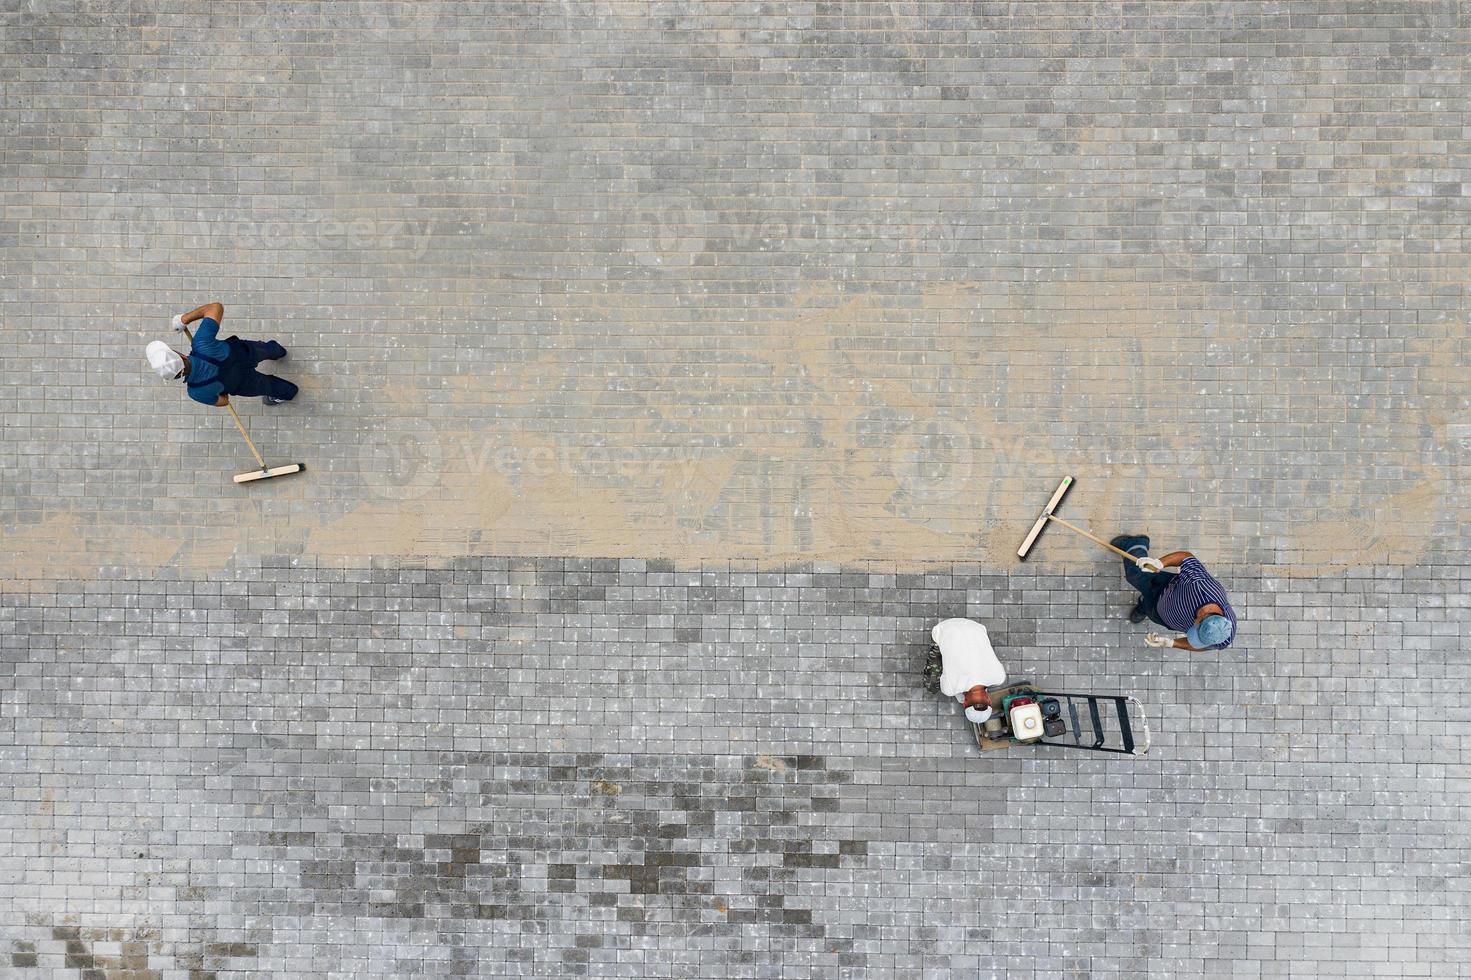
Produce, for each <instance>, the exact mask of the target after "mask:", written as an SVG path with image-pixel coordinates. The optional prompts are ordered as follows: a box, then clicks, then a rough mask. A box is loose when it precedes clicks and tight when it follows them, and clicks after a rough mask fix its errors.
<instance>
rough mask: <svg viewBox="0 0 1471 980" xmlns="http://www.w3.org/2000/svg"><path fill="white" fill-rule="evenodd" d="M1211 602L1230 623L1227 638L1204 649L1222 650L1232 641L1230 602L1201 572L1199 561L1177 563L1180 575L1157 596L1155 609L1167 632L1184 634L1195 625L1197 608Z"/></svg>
mask: <svg viewBox="0 0 1471 980" xmlns="http://www.w3.org/2000/svg"><path fill="white" fill-rule="evenodd" d="M1211 603H1215V604H1216V605H1218V606H1220V607H1221V609H1222V611H1223V612H1224V613H1225V614H1226V618H1227V619H1229V620H1230V621H1231V635H1230V636H1228V637H1227V638H1226V642H1225V643H1217V644H1216V645H1215V646H1213V647H1206V649H1207V650H1224V649H1226V648H1227V647H1228V646H1230V645H1231V641H1232V640H1234V639H1236V613H1235V612H1234V611H1232V609H1231V603H1230V600H1228V599H1227V598H1226V590H1225V589H1224V588H1223V587H1222V586H1221V583H1220V582H1218V581H1216V580H1215V578H1213V577H1212V576H1211V573H1210V572H1207V571H1206V570H1205V566H1204V565H1202V564H1201V563H1200V559H1199V558H1195V557H1191V558H1186V559H1185V560H1184V561H1183V562H1181V564H1180V574H1178V575H1176V576H1175V580H1174V581H1173V582H1171V583H1170V584H1169V585H1167V586H1166V587H1165V590H1164V592H1162V593H1161V594H1160V597H1159V604H1158V606H1157V607H1156V610H1157V612H1158V613H1159V618H1160V621H1161V622H1163V623H1164V624H1165V625H1166V626H1168V627H1169V628H1170V629H1172V630H1179V631H1180V632H1181V633H1188V632H1189V631H1190V627H1192V626H1194V625H1195V614H1196V613H1198V612H1200V607H1201V606H1209V605H1210V604H1211Z"/></svg>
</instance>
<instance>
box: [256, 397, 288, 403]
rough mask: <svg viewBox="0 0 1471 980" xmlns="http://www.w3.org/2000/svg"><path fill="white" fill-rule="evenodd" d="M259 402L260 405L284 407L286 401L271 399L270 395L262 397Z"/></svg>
mask: <svg viewBox="0 0 1471 980" xmlns="http://www.w3.org/2000/svg"><path fill="white" fill-rule="evenodd" d="M260 401H261V404H262V405H285V404H286V399H284V398H272V397H271V396H270V395H266V396H264V397H262V398H261V400H260Z"/></svg>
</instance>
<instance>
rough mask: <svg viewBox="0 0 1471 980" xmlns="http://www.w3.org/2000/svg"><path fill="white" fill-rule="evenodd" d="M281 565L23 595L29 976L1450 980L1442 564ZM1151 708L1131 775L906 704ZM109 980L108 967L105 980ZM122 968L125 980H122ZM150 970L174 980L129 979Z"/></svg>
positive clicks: (1456, 761) (1456, 774)
mask: <svg viewBox="0 0 1471 980" xmlns="http://www.w3.org/2000/svg"><path fill="white" fill-rule="evenodd" d="M1219 571H1221V572H1222V573H1223V576H1224V578H1225V579H1226V581H1227V582H1228V584H1229V585H1230V586H1231V589H1232V593H1233V598H1234V599H1235V600H1236V602H1237V605H1238V608H1239V610H1240V611H1241V613H1242V621H1243V634H1242V636H1241V638H1240V639H1239V641H1238V642H1237V644H1235V645H1234V646H1233V647H1232V648H1231V649H1230V650H1229V651H1227V652H1226V653H1224V654H1222V655H1220V656H1203V657H1188V656H1185V655H1182V654H1170V655H1162V654H1161V653H1160V652H1159V651H1154V650H1150V649H1148V648H1146V647H1144V646H1143V645H1142V643H1141V635H1142V629H1141V628H1138V627H1132V626H1129V625H1128V624H1127V623H1126V622H1124V621H1123V620H1122V619H1121V618H1120V616H1119V614H1120V613H1121V612H1122V610H1123V609H1124V607H1125V604H1126V602H1125V600H1126V593H1125V588H1124V586H1123V585H1122V582H1121V580H1120V578H1119V577H1118V575H1117V571H1116V569H1115V568H1113V567H1111V566H1109V567H1101V566H1096V567H1095V569H1094V570H1093V571H1092V572H1090V573H1089V574H1086V575H1070V576H1063V575H1055V574H1050V573H1048V572H1046V571H1044V570H1041V569H1036V568H1028V569H1023V570H1020V571H1017V572H1014V573H1012V574H1010V575H998V574H994V573H988V572H984V571H982V570H981V569H980V568H979V567H978V566H956V567H953V568H949V569H945V570H942V571H932V572H930V573H927V574H924V575H909V574H902V573H896V572H895V571H894V570H893V569H891V568H890V569H886V568H883V567H876V566H871V567H866V568H864V567H853V568H836V567H822V566H817V567H794V568H790V569H786V570H783V571H780V572H775V571H760V570H757V569H756V568H755V566H749V567H748V566H742V565H731V564H721V565H709V566H705V567H702V568H701V567H679V566H675V565H671V564H664V563H657V562H644V561H635V560H627V559H625V560H621V561H620V560H607V561H584V560H566V559H539V560H525V559H486V560H481V559H464V560H459V561H455V562H451V563H425V564H424V565H422V566H421V567H403V566H401V565H395V564H393V563H379V565H378V566H377V567H367V566H344V567H328V566H313V565H310V564H304V563H301V562H300V561H299V560H297V559H280V560H277V561H274V562H270V563H267V564H266V565H264V566H240V567H237V568H235V569H233V570H232V571H231V572H230V573H229V574H226V575H222V576H219V577H216V578H214V579H211V580H207V581H203V580H187V579H180V578H177V577H165V578H162V579H138V578H132V577H114V578H109V579H104V580H93V581H85V582H78V583H72V584H69V585H66V586H64V587H62V588H61V589H59V590H58V591H57V592H55V593H54V594H42V593H39V592H21V593H11V594H8V595H6V596H4V597H3V599H0V637H3V640H0V651H3V659H0V669H3V683H0V734H3V739H0V785H3V793H0V856H3V859H0V928H3V936H0V938H3V940H4V942H5V945H6V948H5V949H4V950H3V951H0V953H3V956H4V957H5V958H6V961H7V962H8V963H9V964H10V966H11V968H12V969H13V971H14V972H15V973H16V974H17V975H18V976H21V977H25V976H31V975H34V970H33V969H32V968H34V969H36V970H51V971H53V973H54V975H57V976H68V975H76V974H77V973H81V974H82V975H84V976H102V975H107V976H115V977H121V976H129V977H135V976H183V975H184V973H183V972H181V971H191V970H192V971H195V972H194V973H193V974H191V975H193V976H201V975H206V974H213V975H217V976H247V975H273V976H283V975H292V976H342V977H345V976H364V975H396V976H413V975H432V976H446V975H479V976H495V975H516V976H545V977H562V976H577V975H589V976H600V977H602V976H630V977H687V976H701V977H743V976H749V977H756V976H786V977H836V976H856V975H864V976H894V977H941V976H944V977H949V976H954V977H976V976H982V977H1007V978H1015V977H1030V976H1037V977H1043V976H1048V977H1050V976H1059V975H1065V976H1119V977H1139V976H1150V977H1169V978H1178V977H1186V976H1223V977H1224V976H1231V977H1281V978H1313V977H1353V976H1363V975H1367V974H1370V973H1372V975H1375V976H1384V977H1387V976H1394V977H1400V976H1403V977H1410V976H1424V977H1463V976H1466V975H1467V973H1468V971H1467V967H1466V963H1467V961H1468V958H1471V956H1468V953H1471V948H1468V947H1471V943H1468V940H1467V933H1466V929H1465V926H1466V908H1467V899H1468V885H1467V882H1468V881H1471V876H1468V875H1467V870H1468V862H1471V839H1468V835H1467V833H1466V829H1465V828H1466V825H1467V818H1468V817H1471V812H1468V809H1471V791H1468V785H1467V781H1466V764H1467V759H1466V748H1465V746H1466V740H1465V737H1464V734H1463V730H1464V727H1465V725H1466V724H1467V722H1468V721H1471V717H1468V711H1467V708H1466V705H1465V698H1464V691H1465V688H1466V684H1467V681H1468V679H1471V664H1468V662H1467V659H1466V656H1465V653H1464V651H1465V649H1466V648H1467V644H1468V640H1471V636H1468V634H1471V617H1468V615H1467V608H1468V604H1471V600H1468V592H1471V590H1468V589H1467V583H1466V580H1465V578H1464V577H1462V576H1464V575H1465V572H1464V571H1457V570H1455V569H1451V568H1447V567H1444V566H1426V567H1420V568H1416V569H1410V570H1406V569H1402V568H1399V567H1384V568H1379V569H1365V570H1358V571H1355V572H1349V573H1345V574H1343V575H1340V576H1335V577H1332V578H1306V577H1305V578H1296V579H1287V578H1280V577H1274V576H1265V575H1262V574H1261V573H1260V572H1259V571H1257V570H1253V569H1247V568H1224V569H1220V570H1219ZM952 615H968V616H973V617H976V618H978V619H981V620H983V621H985V622H986V623H988V624H989V625H990V627H991V628H992V631H993V636H994V638H995V640H996V644H997V647H998V650H999V652H1000V653H1001V656H1002V658H1003V660H1004V661H1005V662H1006V663H1007V664H1008V665H1009V668H1010V671H1011V674H1012V676H1013V677H1015V678H1030V679H1033V680H1037V681H1041V682H1045V683H1047V684H1048V685H1049V686H1052V687H1053V688H1054V689H1062V690H1078V689H1082V690H1096V691H1101V692H1115V691H1123V692H1132V693H1135V694H1137V695H1139V696H1140V697H1141V698H1142V699H1143V701H1144V702H1145V704H1146V705H1147V709H1148V720H1149V724H1150V725H1151V727H1152V729H1153V731H1154V735H1155V738H1154V748H1153V750H1152V751H1151V753H1150V755H1149V756H1148V757H1146V758H1143V759H1121V758H1104V759H1098V758H1094V757H1091V756H1086V755H1082V754H1073V753H1065V752H1061V751H1047V750H1041V749H1021V748H1017V749H1012V750H1010V751H1007V752H1003V753H992V754H988V755H986V756H984V757H982V756H981V755H980V753H979V752H978V751H977V750H976V748H975V746H974V744H973V743H971V742H970V741H969V735H968V731H967V729H966V728H965V726H964V725H963V723H962V721H961V719H960V717H959V715H958V713H957V709H956V708H955V707H954V706H953V705H950V704H947V703H944V702H942V701H940V700H939V699H938V698H936V697H932V696H930V695H927V694H926V693H924V691H923V690H922V689H921V687H920V683H919V677H918V669H919V666H920V664H921V662H922V660H923V657H924V653H925V650H926V647H927V641H928V634H927V630H928V628H929V626H930V625H932V624H933V623H934V622H935V621H936V620H937V619H939V618H942V617H946V616H952ZM87 971H92V972H90V973H89V972H87ZM127 971H133V972H127ZM150 971H153V972H150Z"/></svg>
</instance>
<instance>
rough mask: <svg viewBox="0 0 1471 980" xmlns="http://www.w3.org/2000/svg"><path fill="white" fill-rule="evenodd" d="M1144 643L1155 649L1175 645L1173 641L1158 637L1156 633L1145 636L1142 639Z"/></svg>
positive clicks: (1165, 637)
mask: <svg viewBox="0 0 1471 980" xmlns="http://www.w3.org/2000/svg"><path fill="white" fill-rule="evenodd" d="M1144 642H1145V643H1147V644H1149V645H1150V646H1152V647H1156V648H1158V647H1172V646H1174V645H1175V641H1174V640H1172V639H1170V638H1169V637H1167V636H1160V635H1159V634H1158V633H1150V634H1148V635H1146V636H1145V637H1144Z"/></svg>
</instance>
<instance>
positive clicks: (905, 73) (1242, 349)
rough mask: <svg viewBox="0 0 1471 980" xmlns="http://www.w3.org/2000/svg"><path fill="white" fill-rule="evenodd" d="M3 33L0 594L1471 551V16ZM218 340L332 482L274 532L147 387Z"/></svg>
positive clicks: (219, 9)
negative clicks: (275, 574) (378, 577)
mask: <svg viewBox="0 0 1471 980" xmlns="http://www.w3.org/2000/svg"><path fill="white" fill-rule="evenodd" d="M0 17H3V21H0V45H3V47H0V85H3V93H4V99H5V103H6V115H5V119H4V128H3V129H0V154H3V156H0V166H3V175H4V179H3V181H0V195H3V197H0V207H3V209H4V210H3V214H0V220H3V222H4V223H3V226H0V236H3V237H0V242H3V244H4V246H5V247H4V250H3V253H0V254H3V267H0V273H3V274H0V290H3V293H0V317H3V322H4V329H5V331H6V343H5V344H4V346H3V349H0V397H4V398H5V400H6V407H7V411H6V427H5V430H4V436H3V439H0V473H3V474H4V478H5V481H6V484H5V489H6V493H5V494H4V495H3V498H0V532H3V533H4V539H3V540H4V541H5V544H6V546H5V548H4V549H3V553H0V578H5V577H17V578H28V579H30V578H46V577H50V576H52V575H59V576H60V577H62V578H85V577H87V576H89V575H91V574H93V573H94V571H95V569H96V568H97V567H99V566H113V565H128V566H132V567H135V568H140V569H152V568H157V567H164V566H169V565H173V566H175V567H179V568H182V569H185V570H188V571H191V572H193V573H196V574H201V575H202V574H206V573H208V572H210V571H213V570H214V569H216V568H219V567H221V565H222V564H223V562H224V560H225V559H226V558H228V557H229V556H230V555H231V554H232V553H234V554H237V555H247V554H248V555H251V556H256V557H258V556H261V555H275V554H301V555H306V556H332V557H365V556H377V555H393V554H396V555H405V556H415V555H435V556H440V557H455V556H457V555H463V554H482V555H483V554H489V555H506V554H520V555H527V556H532V557H535V556H542V555H582V556H589V557H600V556H604V555H614V556H628V557H667V558H675V559H679V560H681V561H685V562H688V563H697V562H701V561H706V560H717V561H718V560H726V559H730V558H751V559H764V558H770V557H778V558H781V559H783V560H814V559H821V560H830V561H839V562H843V563H850V562H852V561H855V560H857V561H864V560H888V561H915V562H927V561H946V562H949V561H961V562H965V561H981V562H983V563H985V564H988V565H990V566H992V567H997V568H1000V567H1004V566H1003V563H1004V562H1005V561H1007V560H1009V555H1010V554H1011V552H1012V550H1014V548H1015V543H1014V541H1015V537H1016V530H1015V527H1016V525H1017V524H1018V523H1022V522H1026V521H1030V520H1031V519H1032V516H1033V515H1035V512H1036V509H1037V508H1038V506H1040V502H1041V500H1042V499H1044V498H1045V493H1046V492H1047V489H1048V488H1049V487H1050V484H1049V483H1048V481H1049V480H1051V481H1053V482H1055V481H1056V480H1057V479H1059V478H1060V477H1061V476H1063V475H1064V474H1068V473H1071V474H1074V475H1076V476H1078V477H1079V480H1080V484H1081V485H1084V486H1086V487H1088V496H1087V497H1086V498H1082V497H1080V498H1079V499H1078V500H1077V501H1076V506H1078V507H1081V508H1083V509H1082V510H1075V511H1074V512H1073V513H1074V515H1075V516H1078V517H1087V518H1090V519H1092V520H1094V521H1095V522H1096V523H1100V524H1103V523H1111V524H1119V523H1123V522H1126V521H1128V520H1131V519H1132V518H1134V516H1135V515H1136V514H1137V513H1138V512H1139V511H1141V510H1144V509H1147V511H1148V516H1149V522H1150V526H1151V527H1152V528H1154V529H1155V530H1156V532H1157V533H1159V534H1165V535H1167V536H1169V537H1171V538H1174V539H1189V540H1200V539H1201V538H1202V536H1204V537H1208V538H1209V540H1210V542H1211V544H1212V546H1213V548H1214V553H1215V554H1216V555H1218V556H1222V557H1228V558H1230V560H1233V561H1241V562H1252V563H1256V564H1264V565H1282V566H1289V565H1290V566H1293V567H1298V568H1301V567H1302V566H1309V567H1312V568H1314V569H1326V568H1343V567H1350V566H1355V565H1370V564H1378V563H1388V564H1408V563H1411V562H1413V561H1415V560H1417V559H1418V558H1419V557H1420V556H1421V555H1422V554H1424V553H1425V552H1427V551H1431V552H1434V553H1436V554H1439V555H1445V553H1446V549H1453V550H1454V553H1453V554H1451V555H1449V557H1451V558H1452V559H1454V560H1457V561H1464V560H1466V558H1467V549H1466V542H1465V539H1464V537H1463V536H1461V535H1459V534H1458V531H1459V529H1460V528H1461V527H1463V526H1464V525H1466V524H1467V523H1468V522H1471V507H1468V501H1467V495H1466V492H1465V486H1466V484H1467V481H1468V478H1471V471H1468V468H1467V446H1468V440H1471V402H1468V400H1467V384H1466V379H1467V377H1468V376H1471V363H1468V353H1467V352H1468V348H1471V344H1468V342H1467V341H1468V334H1467V325H1466V315H1465V314H1466V304H1465V290H1466V281H1467V274H1466V269H1467V248H1466V239H1465V232H1466V219H1467V202H1468V200H1471V198H1468V196H1467V195H1466V191H1465V188H1466V186H1467V183H1466V177H1467V175H1466V161H1467V159H1468V158H1471V156H1468V155H1471V145H1468V141H1467V138H1466V131H1465V126H1466V120H1465V107H1466V105H1467V102H1468V98H1467V97H1468V94H1471V93H1468V86H1467V83H1466V71H1465V65H1466V38H1467V36H1468V31H1471V6H1468V5H1467V4H1465V3H1460V2H1454V0H1441V2H1426V0H1404V2H1398V3H1380V2H1374V3H1347V2H1344V0H1328V2H1321V3H1319V2H1311V0H1303V2H1293V3H1252V2H1230V3H1164V2H1154V3H1087V2H1077V3H1073V2H1068V3H984V2H981V3H977V2H971V0H965V2H945V0H844V2H820V3H819V2H810V0H809V2H800V0H792V2H780V3H773V2H758V0H740V2H707V0H690V2H685V0H681V2H674V0H520V2H487V3H479V2H476V3H446V2H435V0H418V2H412V3H408V2H376V0H374V2H361V3H359V2H331V3H295V2H281V3H250V2H241V3H203V2H197V0H189V2H177V0H158V2H153V0H149V2H144V0H55V2H52V0H25V2H21V0H7V2H4V3H0ZM214 299H218V300H220V301H222V302H224V303H225V305H226V308H227V311H228V313H227V317H226V323H225V330H226V333H231V332H238V333H239V334H240V335H241V336H244V337H251V338H257V339H267V338H272V337H274V338H278V339H280V340H281V341H282V342H283V343H284V344H285V346H286V347H287V348H288V349H289V350H290V352H291V354H290V358H289V359H288V360H287V361H285V362H284V363H282V364H280V365H278V366H276V367H275V368H274V370H277V371H279V372H280V373H281V374H283V375H285V376H288V377H290V378H291V379H293V380H294V381H296V382H297V383H299V384H300V385H301V386H302V389H303V391H302V395H301V397H300V399H299V400H298V402H297V403H296V404H294V405H292V406H291V407H289V408H282V409H280V410H279V411H276V410H272V411H265V410H263V409H261V408H260V407H259V406H258V404H257V403H255V402H254V401H252V400H249V399H242V406H241V408H242V411H243V413H244V415H245V417H246V421H247V423H248V424H249V425H250V426H251V428H252V431H253V432H254V434H255V436H256V438H257V441H258V442H259V443H260V444H261V446H262V448H263V449H264V450H265V451H266V454H267V455H268V456H269V457H270V459H271V460H272V461H275V462H304V463H305V464H306V465H307V466H308V467H309V472H310V473H311V474H312V476H311V477H310V478H309V479H307V480H297V481H287V482H284V483H283V482H280V481H277V482H274V483H271V484H266V485H257V486H255V487H252V488H251V490H250V493H249V495H248V496H246V497H243V498H242V496H241V492H240V491H238V490H237V489H236V488H235V487H234V486H232V485H231V484H230V482H229V477H230V475H231V474H232V473H236V472H240V471H241V470H244V469H246V468H247V467H248V466H249V465H250V456H249V454H248V453H247V451H246V449H245V447H244V445H243V444H242V443H241V441H240V439H239V437H238V435H237V434H236V432H235V430H234V428H233V427H232V426H231V424H230V421H229V419H228V417H227V416H225V414H224V413H222V412H220V411H218V410H213V409H208V408H205V407H203V406H198V405H195V404H193V403H190V402H188V401H186V400H185V398H184V395H183V392H182V390H180V389H181V386H171V385H166V384H163V383H161V382H159V381H158V380H157V379H155V378H153V377H152V376H150V375H148V374H147V373H146V370H145V367H144V363H143V355H142V349H143V346H144V343H145V341H147V340H149V339H151V338H155V337H160V336H162V335H164V334H165V333H166V332H167V323H168V321H169V317H170V316H171V315H172V314H174V313H176V312H179V311H181V310H184V309H190V308H193V307H194V306H196V305H198V304H200V303H203V302H206V301H209V300H214ZM48 361H49V362H50V363H51V364H53V365H54V369H52V370H51V371H49V373H48V374H47V376H46V377H45V379H44V382H43V381H42V380H40V379H39V378H38V377H37V375H36V366H37V365H38V364H44V363H47V362H48ZM1141 497H1147V500H1148V506H1147V508H1145V507H1143V501H1142V500H1141ZM1202 528H1203V530H1204V535H1202V534H1201V531H1202ZM1084 547H1085V546H1080V545H1077V544H1076V543H1074V542H1066V541H1063V542H1057V543H1056V544H1055V545H1054V547H1053V549H1052V551H1051V554H1050V557H1049V560H1051V561H1054V562H1058V561H1067V562H1075V563H1083V562H1085V561H1087V560H1091V558H1088V559H1084V558H1083V557H1082V556H1083V554H1084ZM58 566H60V567H59V568H58Z"/></svg>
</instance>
